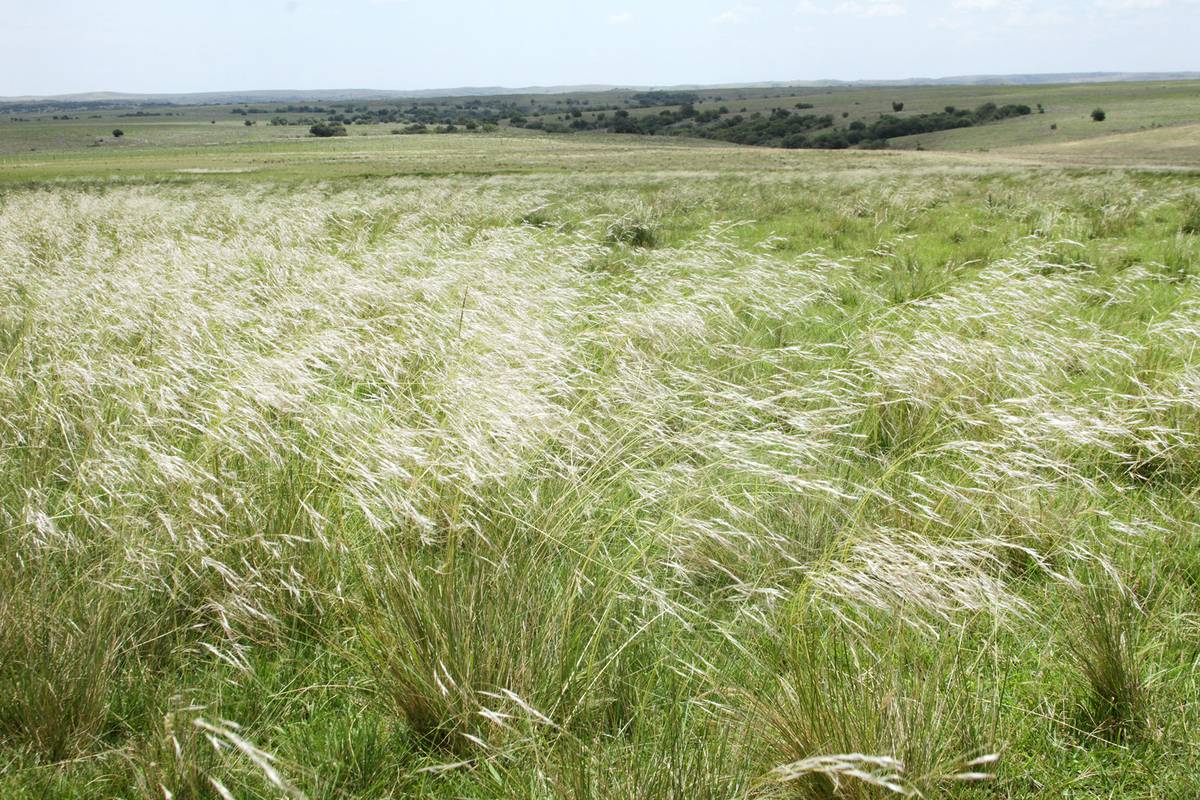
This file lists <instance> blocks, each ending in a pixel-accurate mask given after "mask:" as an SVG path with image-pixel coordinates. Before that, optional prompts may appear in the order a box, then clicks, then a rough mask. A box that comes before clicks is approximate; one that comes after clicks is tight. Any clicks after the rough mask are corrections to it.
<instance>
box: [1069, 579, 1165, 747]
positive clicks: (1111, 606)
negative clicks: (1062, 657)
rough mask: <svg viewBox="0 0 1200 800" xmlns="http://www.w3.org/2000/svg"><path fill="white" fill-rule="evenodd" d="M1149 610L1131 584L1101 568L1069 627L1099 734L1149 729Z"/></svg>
mask: <svg viewBox="0 0 1200 800" xmlns="http://www.w3.org/2000/svg"><path fill="white" fill-rule="evenodd" d="M1143 617H1144V612H1143V611H1142V609H1141V608H1140V607H1139V605H1138V603H1137V600H1136V598H1135V597H1134V595H1133V593H1132V592H1131V591H1130V589H1129V587H1127V586H1125V585H1124V583H1123V582H1121V581H1120V580H1118V579H1117V578H1116V577H1115V576H1114V575H1113V574H1111V573H1109V572H1105V571H1099V570H1097V571H1096V572H1095V573H1094V574H1092V575H1090V576H1088V577H1087V578H1085V579H1084V581H1083V582H1082V584H1081V586H1080V588H1079V590H1078V597H1077V600H1076V605H1075V613H1074V614H1073V615H1071V616H1069V617H1068V619H1069V621H1070V623H1071V626H1070V628H1069V629H1068V630H1067V631H1065V635H1066V637H1067V641H1068V646H1069V648H1070V651H1071V654H1072V656H1073V658H1074V661H1075V666H1076V668H1077V669H1078V671H1079V674H1080V676H1081V677H1082V678H1083V681H1084V684H1085V686H1086V687H1087V701H1086V707H1085V716H1086V720H1087V722H1089V723H1090V724H1091V725H1092V726H1093V728H1095V730H1096V731H1097V732H1098V733H1101V734H1102V735H1104V736H1106V737H1109V738H1113V739H1116V740H1120V739H1124V738H1129V737H1134V736H1137V735H1138V734H1140V733H1141V732H1142V731H1143V730H1144V729H1145V727H1146V724H1147V719H1148V717H1147V715H1148V711H1149V697H1148V692H1147V687H1146V681H1145V677H1144V670H1143V659H1142V655H1141V653H1140V652H1139V647H1140V644H1141V632H1142V627H1141V626H1142V620H1143Z"/></svg>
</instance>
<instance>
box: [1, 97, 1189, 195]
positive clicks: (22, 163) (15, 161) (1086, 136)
mask: <svg viewBox="0 0 1200 800" xmlns="http://www.w3.org/2000/svg"><path fill="white" fill-rule="evenodd" d="M637 97H638V94H637V93H634V92H620V91H615V92H597V93H577V94H572V95H544V96H532V95H511V96H509V95H501V96H495V97H486V98H474V99H471V98H440V99H438V98H434V99H420V100H415V101H388V102H383V101H369V102H368V101H361V102H353V103H320V104H317V105H316V106H313V107H319V108H322V109H324V111H325V112H329V113H333V112H336V113H339V114H348V113H354V114H363V115H369V114H374V113H376V112H389V113H391V112H396V113H404V114H410V113H411V114H418V115H419V114H428V115H432V117H433V118H437V119H439V120H442V121H445V122H453V121H457V124H458V125H459V126H462V125H463V120H464V119H466V117H465V116H464V115H468V116H471V118H474V119H479V120H483V119H485V118H486V119H494V121H495V124H496V125H497V126H498V130H497V131H496V132H495V133H493V134H490V136H493V137H497V138H499V139H501V140H502V141H500V142H499V143H494V144H492V143H487V142H485V141H480V142H478V143H475V144H473V145H471V146H470V147H458V146H456V145H454V144H446V143H435V142H431V141H428V140H431V139H435V138H440V137H438V136H437V135H436V134H432V135H428V136H420V137H415V138H418V139H419V140H421V141H420V142H408V141H402V140H404V139H407V138H409V137H398V136H395V135H393V131H397V130H402V129H403V128H404V127H406V125H405V124H404V123H399V122H383V123H377V124H352V125H350V126H349V134H350V136H349V137H348V138H349V139H350V140H352V143H351V142H347V141H341V142H329V141H326V142H318V141H315V140H313V139H312V138H310V137H308V135H307V131H308V125H307V124H300V123H301V122H302V121H312V120H314V119H317V118H324V117H325V116H327V115H328V113H322V114H315V113H311V112H299V111H297V112H288V113H278V112H280V111H281V110H282V109H283V108H286V107H287V104H279V103H260V104H239V105H213V106H190V107H188V106H165V105H151V106H144V107H142V106H120V107H112V108H110V107H102V108H95V109H91V108H88V109H74V110H69V109H59V108H50V109H48V110H43V111H40V112H31V111H20V110H14V108H9V109H7V113H6V110H5V109H4V108H3V107H0V180H14V179H15V180H25V179H31V178H42V177H46V178H57V177H69V176H78V175H130V174H159V175H162V174H168V173H170V172H172V171H174V170H181V169H185V170H186V169H193V170H194V169H227V170H254V171H255V172H258V173H263V174H267V175H271V176H274V177H282V176H287V175H289V174H301V175H306V174H311V172H312V171H313V170H316V171H317V172H318V173H320V174H321V175H328V176H336V175H346V174H394V172H396V171H399V172H418V173H445V172H454V171H459V170H461V171H467V172H476V173H479V172H482V173H496V172H509V171H521V172H526V171H530V170H544V169H548V168H552V167H553V166H554V165H555V164H564V165H565V168H567V169H570V168H572V165H570V164H569V163H568V162H565V161H564V160H563V155H564V154H566V153H570V154H572V157H575V154H577V153H579V152H582V151H590V152H592V153H594V154H596V155H598V156H599V158H600V159H601V160H602V159H604V158H606V157H608V156H609V155H611V154H615V153H621V152H624V153H627V154H632V155H631V157H632V158H634V159H635V161H636V162H637V163H638V164H648V163H649V161H651V160H652V159H649V158H647V157H646V156H645V155H644V153H646V152H647V151H646V150H645V145H644V144H642V143H638V142H637V141H636V137H632V136H623V137H621V138H623V139H625V140H626V144H625V146H624V149H622V148H615V147H613V146H612V144H613V140H612V138H611V137H609V136H605V137H604V138H601V139H599V140H597V139H596V136H597V134H596V133H591V132H585V133H576V134H562V135H557V136H555V137H553V138H551V139H549V140H547V138H546V136H545V135H544V134H542V133H540V132H537V131H532V130H526V129H523V128H520V127H515V126H513V125H512V124H511V121H510V117H509V116H508V115H509V113H510V112H511V113H519V114H520V115H521V116H522V117H527V118H528V119H529V120H531V121H535V122H537V123H539V124H551V125H559V126H565V125H566V124H568V123H569V122H570V121H571V120H572V117H571V115H570V112H571V111H572V110H574V111H576V112H578V113H579V115H580V119H582V120H584V121H586V122H588V123H595V122H596V120H597V116H598V115H599V114H601V113H604V114H607V115H608V117H610V118H611V116H612V114H613V109H617V108H623V109H627V110H628V113H629V114H631V115H632V116H633V117H635V118H636V117H642V116H653V115H658V114H661V113H662V112H663V111H668V110H674V109H677V108H678V105H672V106H660V105H650V106H647V107H642V106H641V105H640V104H639V103H638V102H637V99H636V98H637ZM695 97H696V102H695V108H696V110H697V111H698V112H713V113H715V112H718V111H719V110H720V109H725V110H726V113H725V114H724V115H723V117H724V118H729V117H733V116H735V115H742V116H750V115H753V114H756V113H757V114H762V115H764V116H769V115H770V114H771V112H772V110H773V109H782V110H787V111H790V112H793V113H796V114H812V115H830V116H832V117H833V119H834V121H835V125H836V126H845V125H848V124H850V123H853V122H863V123H864V124H870V123H872V122H875V121H877V120H878V119H880V117H881V116H883V115H885V114H894V113H895V112H893V110H892V103H893V102H902V103H904V110H903V111H902V112H899V116H900V117H901V118H904V117H906V116H907V117H912V116H913V115H922V114H931V113H935V112H940V111H942V110H943V109H944V108H945V107H947V106H954V107H956V108H962V109H969V108H976V107H978V106H980V105H982V104H985V103H994V104H996V105H998V106H1003V105H1005V104H1024V105H1028V106H1030V107H1036V106H1037V105H1039V104H1040V105H1041V107H1042V112H1043V113H1034V114H1031V115H1029V116H1022V117H1015V118H1011V119H1006V120H1003V121H1000V122H994V123H989V124H985V125H978V126H975V127H969V128H958V129H954V130H945V131H940V132H935V133H924V134H920V135H917V136H902V137H897V138H893V139H891V140H890V141H889V144H890V147H891V148H894V149H900V150H914V149H917V148H918V147H920V148H921V149H924V150H929V151H940V152H979V151H988V152H990V153H992V154H995V155H1000V156H1007V157H1015V158H1018V159H1025V158H1027V157H1028V156H1029V155H1030V154H1031V153H1034V154H1035V158H1036V159H1037V160H1040V161H1045V160H1048V159H1056V160H1058V161H1060V162H1061V163H1074V164H1080V165H1088V164H1095V165H1100V166H1108V165H1111V164H1112V163H1113V162H1114V159H1113V157H1112V155H1113V154H1112V153H1111V152H1110V149H1111V148H1110V147H1109V141H1110V140H1111V138H1112V137H1113V136H1118V135H1123V134H1140V133H1145V134H1147V135H1145V136H1142V137H1138V138H1135V139H1134V140H1133V141H1135V142H1136V144H1134V145H1133V146H1127V147H1123V148H1121V152H1120V153H1118V156H1119V158H1121V159H1124V163H1139V164H1144V165H1158V166H1162V165H1175V166H1185V167H1188V168H1200V149H1198V148H1197V146H1196V142H1195V138H1194V137H1189V136H1187V135H1183V136H1177V135H1176V132H1177V131H1179V129H1180V128H1181V127H1182V128H1186V126H1189V125H1200V81H1165V82H1164V81H1160V82H1143V83H1101V84H1073V85H1050V86H932V87H931V86H917V87H887V88H839V89H721V90H705V91H702V92H697V93H695ZM473 104H487V105H478V106H477V105H473ZM585 104H586V105H585ZM798 104H803V105H804V106H807V108H805V109H803V110H797V108H796V106H797V105H798ZM293 107H307V106H293ZM1097 107H1102V108H1104V109H1105V110H1106V112H1107V113H1108V118H1107V119H1106V120H1105V121H1104V122H1103V123H1096V122H1093V121H1092V120H1091V117H1090V114H1091V112H1092V110H1093V109H1095V108H1097ZM348 109H355V110H354V111H353V112H351V111H348ZM413 109H416V111H413ZM596 109H607V110H606V111H598V110H596ZM68 111H69V113H67V112H68ZM139 113H141V114H150V115H152V116H135V115H137V114H139ZM489 115H490V116H489ZM62 117H70V119H62ZM414 118H415V117H414ZM422 118H424V117H422ZM271 119H279V120H286V121H288V122H289V123H291V124H288V125H279V126H275V125H271V124H269V123H270V120H271ZM247 121H250V122H253V123H255V124H254V125H251V126H247V125H245V122H247ZM432 124H433V123H432V122H431V125H432ZM1052 126H1053V129H1052ZM115 128H120V129H121V130H122V131H124V133H125V135H124V136H123V137H122V138H120V139H114V138H113V137H112V131H113V130H114V129H115ZM460 130H462V129H461V128H460ZM686 132H687V131H685V130H677V131H674V133H677V134H680V133H686ZM668 133H669V132H668ZM463 135H468V136H472V135H474V134H471V133H470V132H467V133H461V132H460V133H457V134H454V136H463ZM517 137H527V138H528V139H530V140H533V141H529V142H521V141H519V140H517ZM568 137H569V138H570V139H572V140H573V141H572V144H570V145H569V146H568V145H562V144H555V142H556V141H557V140H561V139H564V138H568ZM579 138H582V139H584V140H585V141H588V142H594V141H600V142H604V147H602V148H589V147H587V146H584V147H582V148H581V147H580V145H579V144H578V142H577V141H574V140H577V139H579ZM654 139H655V142H654V148H659V147H667V148H670V147H679V146H696V145H699V144H703V145H706V146H714V145H716V146H719V145H720V144H721V143H720V142H715V141H703V142H698V141H695V140H689V139H687V137H686V136H683V137H681V136H675V135H665V134H664V135H660V136H656V137H654ZM618 141H619V140H618ZM1164 145H1166V149H1165V150H1163V149H1162V147H1163V146H1164ZM447 149H448V150H449V151H451V152H454V153H456V154H459V158H457V159H456V160H454V161H452V162H447V161H446V160H445V159H443V158H441V157H440V155H439V154H440V153H442V152H444V151H445V150H447ZM652 149H653V148H652ZM465 153H469V154H470V155H469V156H467V157H465V158H464V156H463V155H462V154H465ZM475 154H478V155H475ZM658 155H659V154H658V153H657V152H656V154H655V158H657V157H658ZM696 157H697V154H696V153H694V152H692V153H687V154H686V156H685V158H686V159H688V160H690V159H693V158H696ZM757 158H760V157H759V156H748V155H744V154H741V155H737V156H732V155H729V154H725V155H724V156H722V157H721V159H729V161H726V162H725V164H726V165H728V164H730V163H734V164H739V165H744V166H746V167H748V168H759V167H762V166H764V165H766V164H777V163H780V162H779V161H778V160H774V159H772V158H771V157H769V156H761V158H763V159H765V160H764V161H756V160H755V159H757ZM488 159H494V160H495V163H492V162H491V161H488ZM531 159H532V160H531ZM742 159H747V160H746V161H742ZM587 166H588V167H589V168H590V167H593V166H600V163H599V162H598V161H594V160H591V159H589V161H588V164H587ZM617 166H618V167H620V164H618V165H617ZM700 168H701V169H705V168H708V162H706V163H705V165H704V166H702V167H700ZM718 168H727V166H718Z"/></svg>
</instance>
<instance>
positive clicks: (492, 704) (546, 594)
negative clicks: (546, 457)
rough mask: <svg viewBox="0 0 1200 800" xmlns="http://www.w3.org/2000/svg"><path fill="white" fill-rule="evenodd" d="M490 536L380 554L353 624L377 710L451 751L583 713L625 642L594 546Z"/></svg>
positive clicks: (609, 573) (608, 574)
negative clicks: (381, 705) (379, 704)
mask: <svg viewBox="0 0 1200 800" xmlns="http://www.w3.org/2000/svg"><path fill="white" fill-rule="evenodd" d="M495 536H496V538H493V539H485V538H475V537H473V536H470V535H468V538H465V539H464V538H458V537H455V538H452V539H451V540H450V541H448V542H446V543H445V544H444V545H439V546H435V547H434V548H432V550H433V552H430V553H426V554H419V555H423V556H424V558H421V557H419V556H418V557H415V556H413V555H406V556H403V557H399V558H397V559H396V560H394V561H390V562H385V563H387V567H386V569H384V570H383V572H382V573H381V574H380V575H379V577H378V578H377V579H375V580H374V581H373V589H374V592H373V593H372V595H371V596H370V597H369V599H368V601H367V602H366V603H365V607H364V609H363V614H364V617H363V622H362V624H361V626H360V634H361V638H362V642H363V646H364V647H363V652H362V655H361V659H362V661H361V663H362V668H363V670H364V672H365V673H367V674H369V675H370V676H372V679H373V681H374V683H375V686H376V689H377V691H378V694H379V696H380V697H381V698H383V699H384V701H385V703H386V708H388V709H389V710H390V711H391V712H392V713H393V714H395V715H396V716H397V717H399V718H400V719H402V720H403V721H404V722H405V723H406V725H407V727H408V728H409V730H410V731H412V733H413V734H415V736H416V737H417V738H418V739H420V740H421V741H423V742H425V743H426V745H427V746H429V747H431V748H434V749H437V750H444V751H448V752H451V753H455V754H458V755H460V756H462V755H469V754H474V755H476V756H478V755H481V754H485V753H487V752H488V751H490V750H492V749H495V748H497V747H501V746H502V745H503V744H504V743H505V742H506V741H509V740H511V739H513V738H514V737H517V738H520V737H521V736H524V735H527V734H529V733H530V732H535V731H538V730H546V731H556V730H560V729H562V728H564V727H566V726H570V725H572V724H573V723H574V722H575V721H577V720H578V719H580V718H589V717H594V713H595V712H597V711H600V710H603V706H604V704H605V703H607V702H608V701H607V700H606V699H605V698H610V697H611V695H610V694H609V693H608V692H607V691H605V689H606V688H611V687H610V678H611V676H612V675H613V674H614V673H615V672H616V671H617V669H618V663H619V659H620V653H622V652H623V651H624V650H625V649H626V646H627V645H628V643H629V641H628V640H627V639H626V640H624V642H623V640H622V639H621V636H622V635H624V634H625V628H626V626H625V625H623V624H621V621H620V617H619V616H618V611H619V609H620V608H621V607H622V604H621V603H620V601H619V599H618V593H617V577H618V576H617V575H616V574H615V573H614V572H613V570H612V569H611V568H607V567H606V565H604V564H603V563H602V561H601V560H600V557H599V556H598V554H596V553H580V552H578V551H575V550H574V549H572V548H565V549H564V548H562V547H559V546H556V545H554V544H552V543H550V542H547V541H545V540H540V539H539V538H538V537H537V536H536V535H532V534H525V535H520V534H514V533H511V532H510V533H508V534H504V533H503V532H497V533H496V534H495ZM630 635H632V634H630ZM597 703H599V704H600V706H597V705H596V704H597Z"/></svg>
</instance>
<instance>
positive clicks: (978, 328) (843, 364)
mask: <svg viewBox="0 0 1200 800" xmlns="http://www.w3.org/2000/svg"><path fill="white" fill-rule="evenodd" d="M414 138H415V137H414ZM762 157H764V158H765V156H762ZM872 158H877V159H880V160H878V161H872V162H870V163H872V164H874V165H876V166H877V167H878V168H879V169H884V168H886V170H887V175H886V177H887V181H886V182H884V181H881V180H880V178H881V173H879V172H875V171H871V170H866V169H854V168H851V167H852V165H850V164H848V163H847V164H843V165H842V166H843V167H845V168H844V169H842V168H839V170H838V171H834V170H832V169H825V168H823V167H822V168H821V169H818V168H817V166H819V165H818V164H817V162H812V163H813V166H811V167H810V168H809V169H808V170H807V171H805V170H790V171H787V172H771V171H767V170H753V171H747V172H745V173H744V174H739V175H736V176H725V175H722V174H718V173H707V172H703V171H697V172H690V173H680V172H678V171H677V170H676V171H673V172H671V173H669V174H668V173H659V172H655V171H646V172H629V171H626V172H622V173H613V174H603V175H588V174H576V175H551V174H541V175H524V176H492V177H486V178H471V177H454V178H439V179H432V178H429V179H424V178H421V179H418V178H400V179H387V180H371V181H366V182H344V183H343V182H333V183H329V184H311V183H310V184H295V185H275V184H267V183H247V184H245V185H240V186H238V187H236V188H234V187H232V186H229V185H222V184H220V183H204V182H198V183H194V184H190V185H149V184H147V185H124V184H121V183H119V182H116V183H112V184H109V185H100V184H95V185H87V186H53V187H51V186H41V187H29V188H24V189H19V190H16V189H14V190H9V191H6V192H5V193H4V194H3V196H2V197H0V556H2V559H0V690H2V691H0V795H3V796H4V797H6V798H7V797H17V798H35V797H38V798H40V797H52V796H63V797H76V798H81V797H90V796H97V797H110V796H118V797H161V798H166V797H176V798H184V797H196V798H210V797H225V796H226V795H231V796H235V797H242V796H249V797H300V796H305V797H309V798H329V799H330V800H333V799H334V798H337V800H343V799H344V798H355V797H361V798H367V797H380V796H432V797H438V796H441V797H475V798H483V797H488V798H490V797H513V798H539V799H540V798H549V797H566V798H579V799H580V800H582V799H583V798H601V797H617V796H620V797H640V798H646V800H650V798H659V797H669V798H694V797H711V798H731V797H746V798H748V797H761V796H775V795H779V796H800V797H810V798H856V797H880V796H889V795H894V794H896V793H897V792H899V793H902V794H903V793H907V794H910V795H912V796H916V792H920V793H921V794H922V796H925V797H937V796H950V797H958V796H966V797H971V796H979V797H984V796H997V797H998V796H1004V797H1041V796H1062V795H1063V794H1064V793H1065V794H1066V796H1068V797H1069V796H1072V795H1071V794H1070V793H1071V792H1077V793H1078V796H1081V797H1082V796H1113V797H1125V796H1128V797H1146V798H1150V797H1178V796H1188V795H1187V791H1189V787H1190V786H1194V781H1192V784H1190V785H1189V783H1188V781H1190V780H1192V779H1191V777H1190V775H1191V773H1192V770H1191V768H1190V765H1191V763H1192V762H1193V761H1194V756H1195V754H1196V752H1197V747H1198V746H1200V745H1198V744H1197V738H1196V735H1195V733H1194V731H1195V730H1197V729H1200V710H1198V709H1197V706H1196V704H1195V702H1194V698H1195V697H1196V693H1197V691H1200V686H1198V684H1197V680H1196V677H1195V676H1196V674H1197V673H1196V670H1195V665H1196V663H1197V659H1198V658H1200V649H1198V648H1197V645H1196V637H1195V636H1194V633H1195V616H1196V615H1195V608H1194V596H1195V592H1194V589H1195V587H1196V586H1197V585H1200V577H1198V576H1200V566H1198V565H1200V551H1198V550H1197V549H1196V548H1195V547H1194V546H1192V545H1191V544H1190V543H1191V542H1192V539H1194V534H1195V530H1196V525H1197V523H1198V522H1200V519H1198V517H1197V514H1196V513H1195V503H1194V499H1195V491H1196V487H1197V475H1198V474H1200V473H1198V471H1197V467H1196V464H1197V457H1198V456H1200V449H1198V440H1197V437H1198V436H1200V427H1197V423H1198V421H1200V391H1197V389H1198V387H1200V382H1198V381H1197V368H1196V363H1195V353H1196V348H1195V343H1196V341H1197V336H1200V293H1198V289H1200V287H1198V285H1197V280H1198V278H1197V274H1198V272H1197V268H1196V264H1197V263H1200V262H1198V258H1200V241H1197V239H1196V237H1194V236H1191V235H1189V234H1187V233H1183V232H1181V230H1180V225H1181V221H1180V220H1181V217H1180V213H1181V212H1180V209H1181V208H1183V206H1184V204H1185V203H1186V202H1187V199H1186V198H1187V197H1190V196H1191V195H1192V194H1193V193H1194V187H1192V186H1191V185H1190V178H1186V177H1181V176H1170V175H1164V176H1147V175H1138V174H1133V173H1130V174H1122V175H1116V174H1112V175H1109V174H1072V173H1064V172H1054V173H1048V174H1039V173H1024V172H1021V171H1019V170H1017V169H1015V168H1010V167H997V166H994V165H986V164H976V163H969V164H964V163H960V162H953V163H951V162H945V163H943V162H935V161H932V160H930V161H928V162H926V161H922V162H920V164H919V165H916V164H915V163H914V165H908V166H905V165H906V164H907V162H904V164H901V163H900V162H896V163H892V162H891V161H887V160H886V159H884V157H883V156H872ZM820 163H821V164H825V163H826V162H820ZM840 163H841V162H839V164H840ZM863 163H867V162H863ZM1124 575H1149V576H1152V577H1153V581H1152V582H1150V583H1148V584H1147V585H1146V586H1142V585H1140V584H1139V583H1137V582H1131V585H1129V586H1126V585H1125V584H1123V583H1115V582H1112V580H1115V579H1114V578H1112V576H1124ZM1105 576H1109V578H1110V579H1112V580H1109V581H1108V582H1106V580H1105ZM1147 587H1149V588H1147ZM1081 709H1083V713H1081ZM1149 764H1152V765H1153V768H1152V773H1153V776H1154V777H1153V780H1149V779H1147V778H1146V775H1145V770H1143V771H1142V772H1138V770H1141V769H1142V768H1141V767H1139V766H1138V765H1149ZM1147 769H1149V767H1147ZM1135 774H1137V775H1139V776H1140V777H1139V778H1138V779H1136V780H1135V779H1134V778H1133V777H1131V776H1132V775H1135ZM1179 787H1183V788H1182V789H1180V788H1179ZM1172 792H1174V794H1172ZM1180 792H1182V794H1181V793H1180ZM1089 793H1090V795H1089Z"/></svg>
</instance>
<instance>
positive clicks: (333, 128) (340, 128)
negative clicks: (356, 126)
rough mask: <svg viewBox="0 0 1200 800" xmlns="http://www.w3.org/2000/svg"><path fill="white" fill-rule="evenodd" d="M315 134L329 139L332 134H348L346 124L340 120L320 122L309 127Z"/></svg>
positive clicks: (310, 131)
mask: <svg viewBox="0 0 1200 800" xmlns="http://www.w3.org/2000/svg"><path fill="white" fill-rule="evenodd" d="M308 132H309V133H311V134H312V135H313V136H317V137H320V138H322V139H327V138H329V137H330V136H347V135H349V134H347V133H346V126H345V125H342V124H341V123H340V122H318V123H317V124H316V125H313V126H312V127H311V128H309V129H308Z"/></svg>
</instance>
